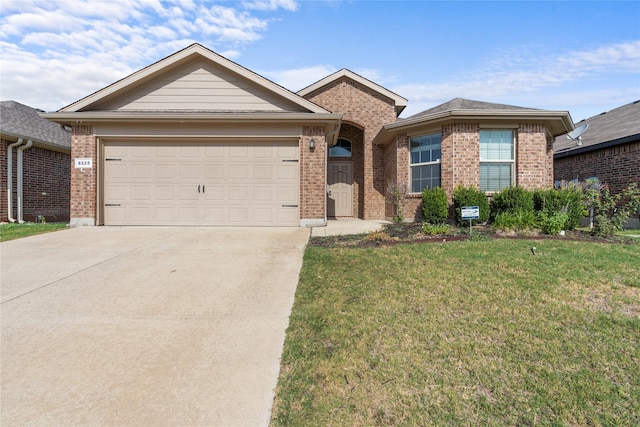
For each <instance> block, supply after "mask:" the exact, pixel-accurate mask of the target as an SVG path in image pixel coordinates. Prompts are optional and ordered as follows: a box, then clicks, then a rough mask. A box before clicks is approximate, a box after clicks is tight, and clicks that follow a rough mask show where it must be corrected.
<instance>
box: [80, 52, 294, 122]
mask: <svg viewBox="0 0 640 427" xmlns="http://www.w3.org/2000/svg"><path fill="white" fill-rule="evenodd" d="M92 109H101V110H121V111H158V110H160V111H185V110H190V111H194V110H196V111H232V112H240V111H263V112H278V111H305V110H303V109H302V108H301V107H300V106H299V105H295V104H294V103H292V102H291V101H288V100H286V99H283V98H281V97H279V96H277V95H276V94H274V93H273V92H269V91H267V90H265V89H264V88H263V87H260V86H258V85H256V84H255V83H252V82H251V81H249V80H247V79H245V78H243V77H241V76H239V75H236V74H233V73H231V72H229V71H228V70H225V69H222V68H220V67H217V66H216V65H215V64H213V63H209V62H205V61H202V60H198V61H195V62H191V63H188V64H185V65H184V66H182V67H180V68H178V69H174V70H171V71H168V72H167V73H165V74H163V75H161V76H159V77H157V78H155V79H152V80H151V81H150V82H147V83H146V84H144V85H143V86H141V87H138V88H135V89H132V90H131V91H129V92H127V93H126V94H124V95H123V96H119V97H117V98H116V99H113V98H112V99H110V100H107V101H106V102H103V103H100V105H99V106H94V107H93V108H92Z"/></svg>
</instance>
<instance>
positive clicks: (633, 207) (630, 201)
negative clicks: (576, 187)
mask: <svg viewBox="0 0 640 427" xmlns="http://www.w3.org/2000/svg"><path fill="white" fill-rule="evenodd" d="M588 194H589V197H588V198H589V200H591V206H592V207H593V209H594V227H593V230H591V233H592V234H594V235H596V236H613V235H614V234H615V233H616V232H618V231H621V230H622V229H623V227H624V224H625V223H626V222H627V220H628V219H629V217H630V216H631V215H632V214H634V213H635V212H638V209H640V188H638V185H637V184H636V183H635V182H634V183H632V184H630V185H629V187H627V188H626V189H625V190H624V191H623V192H622V193H619V194H615V195H611V194H610V193H609V189H608V188H607V187H601V188H598V189H592V190H589V192H588Z"/></svg>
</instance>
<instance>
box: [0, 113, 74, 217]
mask: <svg viewBox="0 0 640 427" xmlns="http://www.w3.org/2000/svg"><path fill="white" fill-rule="evenodd" d="M39 113H40V111H39V110H36V109H34V108H31V107H28V106H26V105H23V104H20V103H18V102H15V101H2V102H0V136H1V139H2V146H1V150H2V154H0V174H1V178H0V184H1V187H2V188H1V191H0V193H1V195H0V221H1V222H7V221H33V222H35V221H38V220H39V219H40V220H46V221H48V222H67V221H69V185H70V165H71V157H70V151H71V132H69V131H66V130H64V129H63V128H62V127H61V126H60V125H59V124H56V123H53V122H51V121H49V120H46V119H43V118H42V117H40V115H39ZM9 156H10V157H11V163H10V164H9ZM9 172H10V173H9ZM9 186H10V187H11V191H9Z"/></svg>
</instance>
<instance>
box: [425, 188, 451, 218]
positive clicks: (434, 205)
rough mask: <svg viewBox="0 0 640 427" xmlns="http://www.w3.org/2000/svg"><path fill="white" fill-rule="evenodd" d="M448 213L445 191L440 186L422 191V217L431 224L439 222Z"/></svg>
mask: <svg viewBox="0 0 640 427" xmlns="http://www.w3.org/2000/svg"><path fill="white" fill-rule="evenodd" d="M448 215H449V202H448V201H447V193H446V192H445V191H444V189H443V188H441V187H435V188H432V189H428V188H425V189H424V190H423V191H422V218H423V219H424V220H425V221H426V222H428V223H431V224H441V223H443V222H445V221H446V220H447V216H448Z"/></svg>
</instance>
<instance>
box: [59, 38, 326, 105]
mask: <svg viewBox="0 0 640 427" xmlns="http://www.w3.org/2000/svg"><path fill="white" fill-rule="evenodd" d="M197 60H200V61H203V62H204V63H205V64H210V65H212V66H213V67H216V68H217V69H220V70H223V71H224V72H228V73H230V74H231V75H234V76H236V77H238V78H240V79H242V80H243V81H244V82H246V83H248V84H249V85H251V86H252V87H253V88H257V89H259V90H261V91H262V92H264V93H269V94H270V95H272V96H273V97H274V98H277V99H280V100H282V101H284V102H286V103H288V104H289V105H292V106H295V107H296V108H295V111H296V112H306V113H328V111H326V110H325V109H323V108H321V107H320V106H318V105H316V104H314V103H312V102H310V101H307V100H306V99H304V98H302V97H300V96H298V95H296V94H295V93H293V92H291V91H289V90H287V89H285V88H283V87H282V86H280V85H278V84H276V83H274V82H272V81H271V80H268V79H266V78H264V77H262V76H260V75H258V74H256V73H254V72H253V71H250V70H248V69H247V68H244V67H242V66H241V65H239V64H237V63H235V62H233V61H231V60H229V59H227V58H224V57H223V56H221V55H218V54H217V53H215V52H213V51H211V50H209V49H207V48H205V47H204V46H202V45H200V44H198V43H194V44H192V45H190V46H188V47H186V48H185V49H182V50H180V51H178V52H176V53H174V54H172V55H170V56H168V57H166V58H164V59H161V60H160V61H158V62H156V63H154V64H151V65H149V66H147V67H145V68H143V69H141V70H139V71H136V72H135V73H133V74H131V75H129V76H127V77H125V78H123V79H121V80H118V81H117V82H115V83H113V84H111V85H109V86H107V87H105V88H103V89H101V90H99V91H97V92H94V93H92V94H90V95H88V96H86V97H84V98H82V99H80V100H78V101H76V102H74V103H72V104H70V105H68V106H66V107H64V108H62V109H60V110H58V112H59V113H77V112H83V111H91V110H105V109H106V110H108V109H109V106H111V105H114V102H113V100H114V99H117V98H118V97H122V96H125V94H127V93H130V92H131V91H132V90H135V89H138V88H140V87H142V86H144V85H145V84H149V83H151V82H153V81H154V80H155V79H157V78H158V77H160V76H161V75H163V74H164V73H167V72H169V71H171V70H176V69H179V68H180V67H181V66H185V65H187V64H189V63H191V62H193V61H197ZM105 107H106V108H105ZM195 110H199V111H212V110H211V109H197V108H196V109H195Z"/></svg>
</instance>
